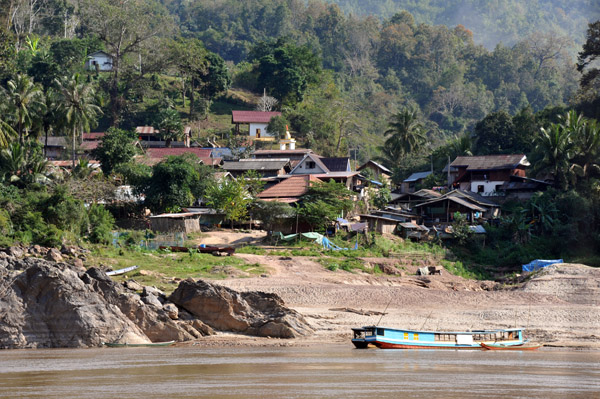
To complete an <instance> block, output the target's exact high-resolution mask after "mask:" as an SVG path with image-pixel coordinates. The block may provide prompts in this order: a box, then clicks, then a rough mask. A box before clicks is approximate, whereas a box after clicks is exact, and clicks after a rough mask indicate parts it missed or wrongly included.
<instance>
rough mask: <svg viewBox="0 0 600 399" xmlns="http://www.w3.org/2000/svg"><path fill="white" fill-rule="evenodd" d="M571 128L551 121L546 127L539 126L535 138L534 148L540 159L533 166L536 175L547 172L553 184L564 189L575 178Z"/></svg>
mask: <svg viewBox="0 0 600 399" xmlns="http://www.w3.org/2000/svg"><path fill="white" fill-rule="evenodd" d="M572 138H573V137H572V130H570V129H568V128H566V127H565V125H563V124H559V123H553V124H552V125H550V127H549V128H548V129H546V128H541V129H540V135H539V136H538V137H537V139H536V146H535V149H536V151H537V152H538V153H540V154H541V159H540V161H539V162H537V163H536V164H535V166H534V172H536V173H537V174H538V175H539V174H543V173H549V174H550V175H551V176H552V178H553V179H554V184H555V185H557V186H558V187H560V188H561V189H563V190H566V189H567V188H568V186H569V184H570V183H571V184H572V183H573V182H574V180H575V173H574V172H573V168H572V165H573V163H572V160H573V155H574V150H575V145H574V143H573V140H572Z"/></svg>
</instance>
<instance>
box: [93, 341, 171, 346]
mask: <svg viewBox="0 0 600 399" xmlns="http://www.w3.org/2000/svg"><path fill="white" fill-rule="evenodd" d="M174 344H175V341H166V342H149V343H146V344H128V343H118V342H103V343H102V345H104V346H108V347H110V348H142V347H148V346H171V345H174Z"/></svg>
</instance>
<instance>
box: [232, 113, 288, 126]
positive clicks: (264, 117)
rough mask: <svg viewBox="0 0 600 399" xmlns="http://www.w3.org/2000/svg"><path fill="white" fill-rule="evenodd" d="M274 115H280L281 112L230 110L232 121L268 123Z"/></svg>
mask: <svg viewBox="0 0 600 399" xmlns="http://www.w3.org/2000/svg"><path fill="white" fill-rule="evenodd" d="M274 116H281V112H263V111H231V120H232V121H233V123H269V121H270V120H271V118H272V117H274Z"/></svg>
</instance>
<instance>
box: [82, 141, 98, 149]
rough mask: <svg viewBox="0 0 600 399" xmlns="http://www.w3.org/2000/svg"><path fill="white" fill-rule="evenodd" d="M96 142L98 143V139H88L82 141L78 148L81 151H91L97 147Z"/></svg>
mask: <svg viewBox="0 0 600 399" xmlns="http://www.w3.org/2000/svg"><path fill="white" fill-rule="evenodd" d="M98 144H100V141H98V140H88V141H84V142H83V143H81V146H80V148H81V149H82V150H83V151H91V150H95V149H96V148H98Z"/></svg>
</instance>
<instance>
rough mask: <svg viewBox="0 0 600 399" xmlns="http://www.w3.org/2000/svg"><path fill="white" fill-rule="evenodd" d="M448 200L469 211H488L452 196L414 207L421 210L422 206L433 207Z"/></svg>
mask: <svg viewBox="0 0 600 399" xmlns="http://www.w3.org/2000/svg"><path fill="white" fill-rule="evenodd" d="M446 200H448V201H452V202H454V203H457V204H459V205H462V206H464V207H466V208H469V209H471V210H473V211H478V212H485V211H486V210H487V209H485V208H482V207H480V206H478V205H475V204H473V203H471V202H469V201H467V200H464V199H462V198H460V197H451V196H443V197H441V198H436V199H433V200H430V201H427V202H423V203H421V204H417V205H415V206H414V207H415V208H419V207H422V206H426V205H431V204H435V203H437V202H443V201H446Z"/></svg>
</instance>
